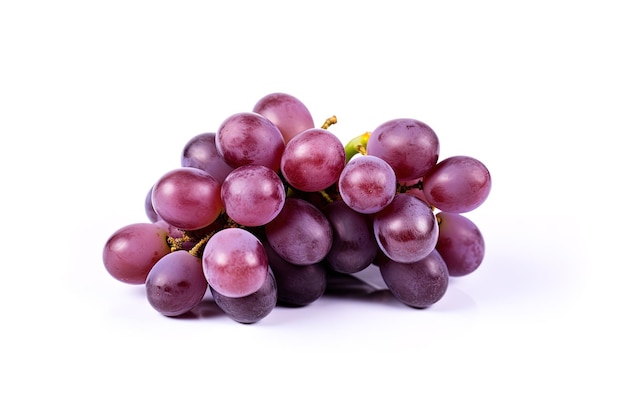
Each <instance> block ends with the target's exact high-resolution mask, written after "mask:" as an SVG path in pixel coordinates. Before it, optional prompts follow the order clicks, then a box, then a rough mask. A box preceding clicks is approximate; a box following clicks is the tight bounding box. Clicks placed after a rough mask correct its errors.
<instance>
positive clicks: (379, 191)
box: [338, 155, 396, 214]
mask: <svg viewBox="0 0 626 417" xmlns="http://www.w3.org/2000/svg"><path fill="white" fill-rule="evenodd" d="M338 185H339V193H340V194H341V198H342V200H343V201H344V202H345V203H346V204H347V205H348V206H349V207H350V208H351V209H353V210H355V211H358V212H359V213H366V214H372V213H377V212H379V211H380V210H382V209H383V208H385V207H387V206H388V205H389V204H390V203H391V201H392V200H393V198H394V196H395V194H396V175H395V173H394V171H393V169H392V168H391V166H390V165H389V164H388V163H387V162H385V161H384V160H382V159H380V158H378V157H376V156H372V155H363V156H357V157H354V158H352V159H350V161H349V162H348V163H347V164H346V166H345V168H344V169H343V171H342V172H341V176H340V177H339V184H338Z"/></svg>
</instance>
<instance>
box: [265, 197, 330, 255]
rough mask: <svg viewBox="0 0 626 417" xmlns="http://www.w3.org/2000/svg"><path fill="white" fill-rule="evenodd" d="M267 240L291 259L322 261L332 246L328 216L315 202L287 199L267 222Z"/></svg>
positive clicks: (278, 251) (279, 252)
mask: <svg viewBox="0 0 626 417" xmlns="http://www.w3.org/2000/svg"><path fill="white" fill-rule="evenodd" d="M265 233H266V235H267V240H268V242H269V244H270V245H271V246H272V248H273V249H274V250H275V251H276V253H278V254H279V255H280V256H281V257H282V258H283V259H285V260H286V261H287V262H291V263H292V264H296V265H310V264H314V263H318V262H320V261H321V260H322V259H324V257H325V256H326V254H328V251H329V250H330V247H331V245H332V240H333V232H332V228H331V227H330V223H329V222H328V219H327V218H326V217H325V216H324V214H322V212H321V211H320V210H319V209H318V208H316V207H315V206H314V205H313V204H311V203H308V202H306V201H304V200H301V199H299V198H287V199H286V200H285V205H284V206H283V209H282V211H281V212H280V213H279V214H278V216H276V218H275V219H274V220H272V221H271V222H269V223H268V224H267V225H265Z"/></svg>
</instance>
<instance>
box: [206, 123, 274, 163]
mask: <svg viewBox="0 0 626 417" xmlns="http://www.w3.org/2000/svg"><path fill="white" fill-rule="evenodd" d="M215 146H216V148H217V151H218V152H219V154H220V155H221V156H222V158H224V160H225V161H226V163H227V164H228V165H230V166H231V167H233V168H237V167H240V166H243V165H264V166H266V167H268V168H270V169H272V170H274V171H278V169H279V168H280V158H281V156H282V153H283V150H284V149H285V141H284V139H283V136H282V134H281V133H280V130H278V128H277V127H276V125H274V124H273V123H272V122H270V121H269V120H268V119H267V118H266V117H264V116H262V115H260V114H258V113H252V112H241V113H236V114H233V115H231V116H229V117H228V118H227V119H226V120H224V121H223V122H222V124H221V125H220V126H219V128H218V129H217V133H216V136H215Z"/></svg>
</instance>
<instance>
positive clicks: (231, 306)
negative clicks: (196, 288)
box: [210, 269, 278, 324]
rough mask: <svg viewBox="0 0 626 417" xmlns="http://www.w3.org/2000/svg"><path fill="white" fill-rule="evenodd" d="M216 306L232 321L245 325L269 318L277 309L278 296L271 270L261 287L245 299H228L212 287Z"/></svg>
mask: <svg viewBox="0 0 626 417" xmlns="http://www.w3.org/2000/svg"><path fill="white" fill-rule="evenodd" d="M210 291H211V294H212V295H213V300H214V301H215V304H217V306H218V307H219V308H220V309H221V310H222V311H223V312H224V313H226V315H227V316H229V317H230V318H231V319H233V320H235V321H237V322H239V323H243V324H252V323H256V322H258V321H260V320H261V319H263V318H265V317H267V316H268V315H269V314H270V313H271V312H272V310H273V309H274V307H276V303H277V299H278V295H277V288H276V280H275V279H274V275H273V273H272V270H271V269H268V271H267V276H266V278H265V280H264V281H263V283H262V285H261V287H260V288H259V289H258V290H256V291H255V292H253V293H252V294H250V295H246V296H244V297H228V296H226V295H223V294H221V293H219V292H218V291H217V290H216V289H215V288H213V287H210Z"/></svg>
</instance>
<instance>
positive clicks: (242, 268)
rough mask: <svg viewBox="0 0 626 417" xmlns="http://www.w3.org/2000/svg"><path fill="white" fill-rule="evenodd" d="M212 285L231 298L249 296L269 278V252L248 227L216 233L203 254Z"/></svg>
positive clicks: (204, 267) (203, 263)
mask: <svg viewBox="0 0 626 417" xmlns="http://www.w3.org/2000/svg"><path fill="white" fill-rule="evenodd" d="M202 268H203V271H204V275H205V277H206V279H207V282H208V283H209V285H210V286H211V287H212V288H213V289H215V290H216V291H217V292H219V293H220V294H222V295H225V296H227V297H245V296H247V295H250V294H252V293H253V292H255V291H257V290H258V289H259V288H261V286H262V285H263V282H264V281H265V279H266V278H267V270H268V261H267V254H266V253H265V249H264V248H263V245H262V244H261V242H260V241H259V239H258V238H257V237H256V236H254V235H253V234H252V233H250V232H249V231H247V230H244V229H239V228H228V229H223V230H220V231H219V232H217V233H215V234H214V235H213V236H211V238H210V239H209V240H208V242H207V244H206V246H205V247H204V252H203V253H202Z"/></svg>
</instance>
